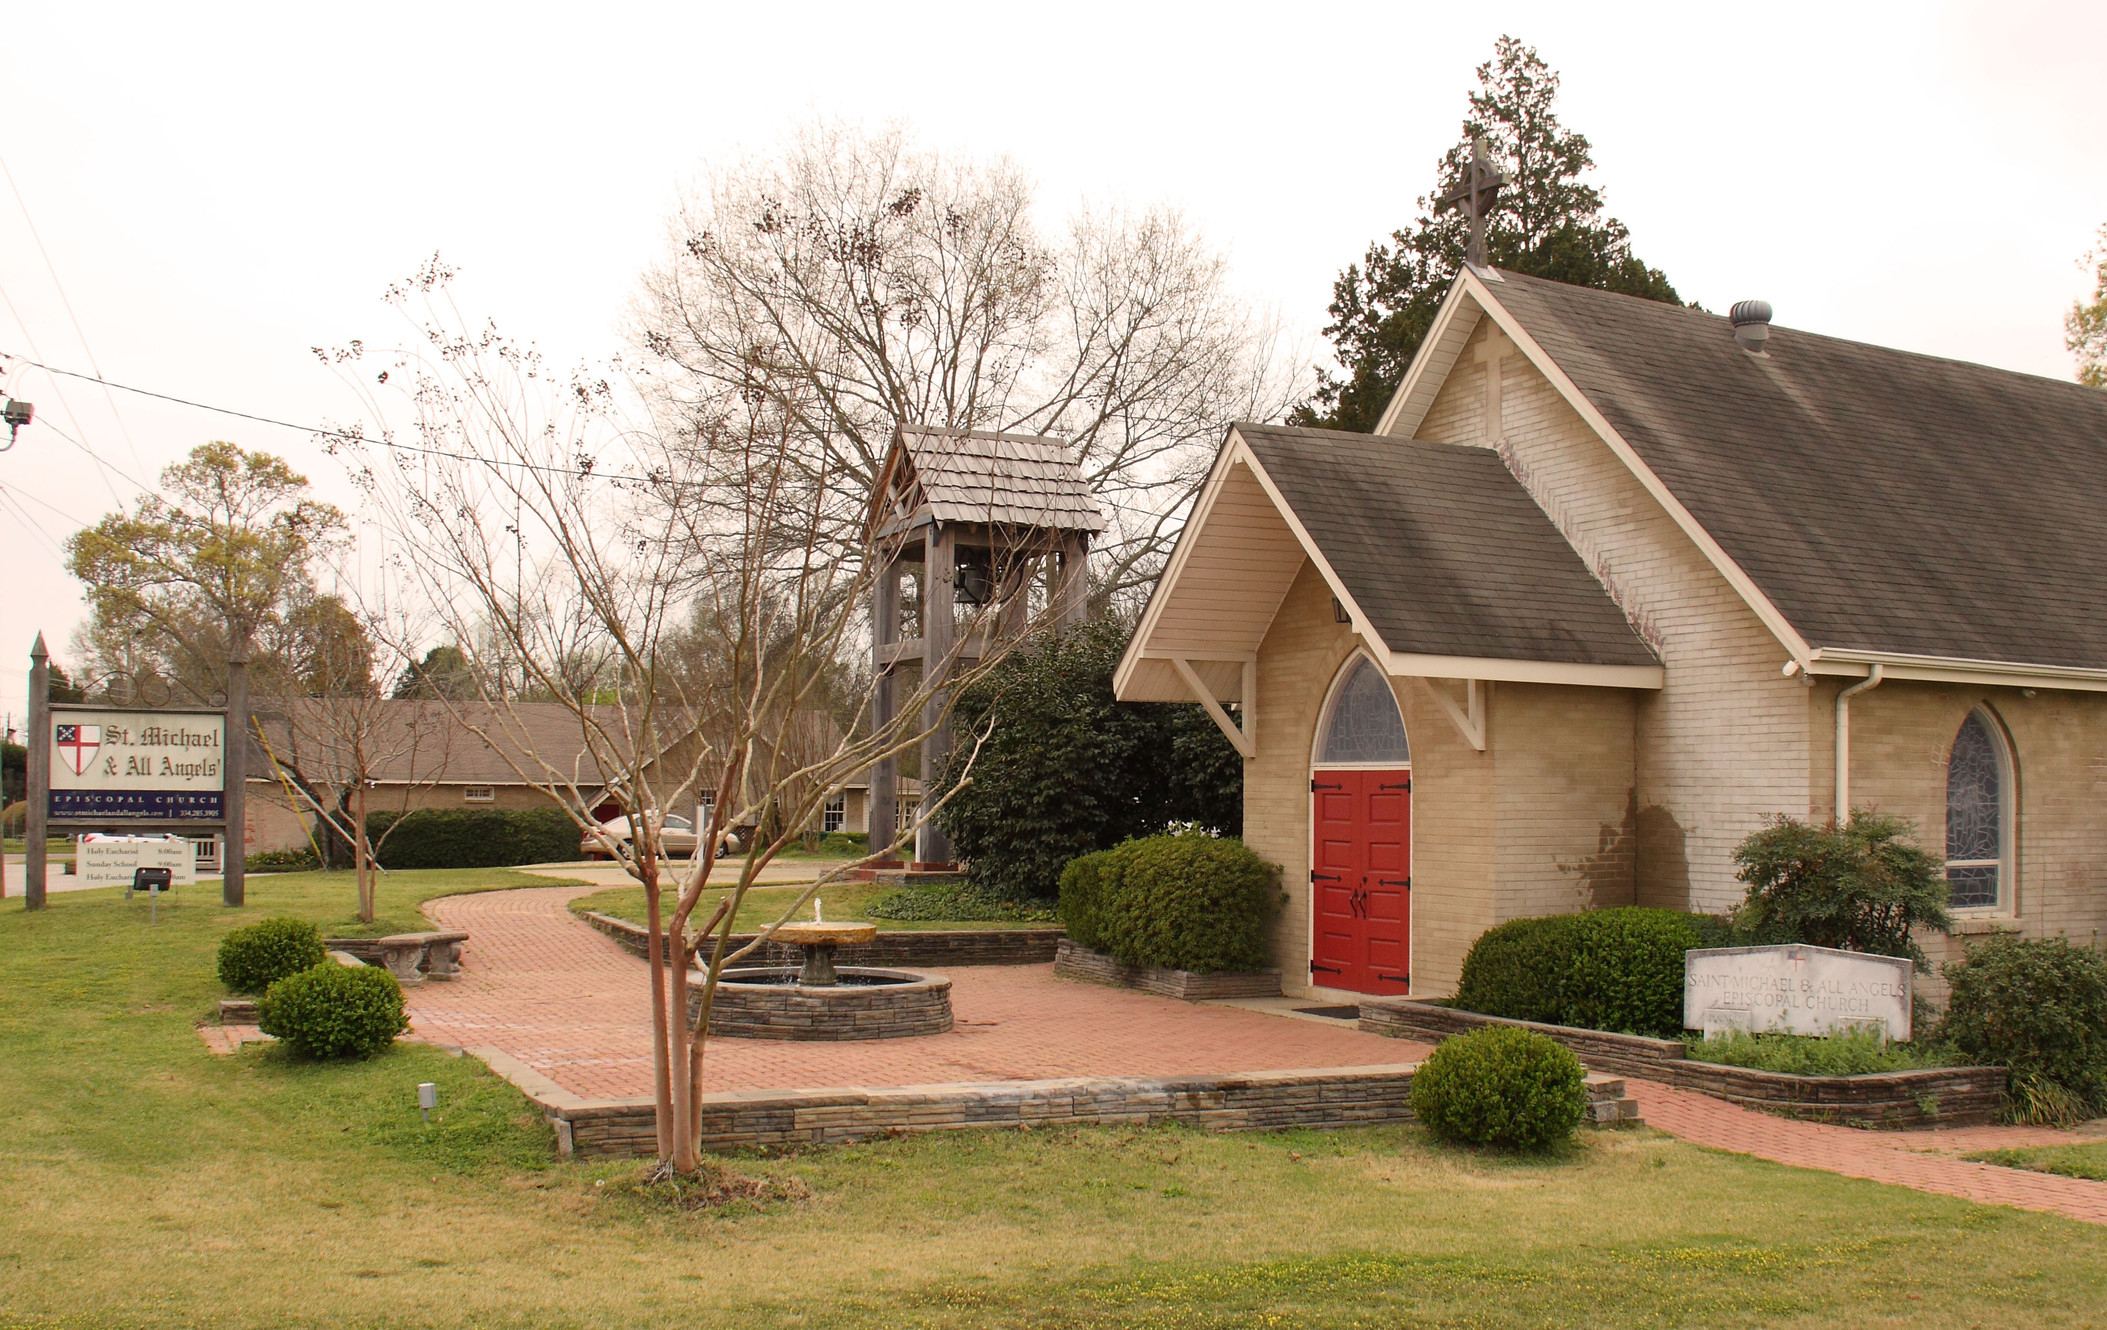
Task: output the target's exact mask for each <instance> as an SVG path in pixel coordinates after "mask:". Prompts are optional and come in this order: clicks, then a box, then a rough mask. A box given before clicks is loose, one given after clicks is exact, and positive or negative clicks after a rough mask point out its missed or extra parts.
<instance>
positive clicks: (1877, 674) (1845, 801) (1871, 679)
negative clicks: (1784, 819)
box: [1836, 665, 1887, 826]
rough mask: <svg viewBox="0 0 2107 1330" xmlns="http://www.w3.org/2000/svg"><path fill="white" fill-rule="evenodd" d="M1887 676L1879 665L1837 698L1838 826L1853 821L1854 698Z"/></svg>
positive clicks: (1874, 686)
mask: <svg viewBox="0 0 2107 1330" xmlns="http://www.w3.org/2000/svg"><path fill="white" fill-rule="evenodd" d="M1886 673H1887V667H1886V666H1885V665H1875V666H1874V667H1873V670H1872V673H1870V674H1868V675H1866V677H1865V678H1863V679H1861V680H1859V681H1858V682H1857V683H1855V684H1852V685H1851V686H1850V687H1849V688H1846V689H1844V690H1843V691H1842V692H1840V693H1838V694H1837V695H1836V823H1837V825H1838V826H1842V825H1843V824H1844V823H1846V822H1848V821H1850V820H1851V697H1852V694H1854V693H1863V692H1865V691H1867V690H1868V689H1873V688H1878V687H1880V680H1881V678H1882V677H1883V676H1884V675H1885V674H1886Z"/></svg>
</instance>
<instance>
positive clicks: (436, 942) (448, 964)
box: [374, 932, 468, 988]
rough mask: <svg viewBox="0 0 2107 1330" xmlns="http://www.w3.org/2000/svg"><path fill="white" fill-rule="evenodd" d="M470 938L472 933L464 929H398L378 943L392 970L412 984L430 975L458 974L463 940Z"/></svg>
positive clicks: (402, 981) (382, 960)
mask: <svg viewBox="0 0 2107 1330" xmlns="http://www.w3.org/2000/svg"><path fill="white" fill-rule="evenodd" d="M466 941H468V934H466V933H461V932H438V933H397V934H395V935H393V936H392V937H384V938H381V939H380V940H379V941H378V942H376V943H374V946H375V947H376V948H377V949H378V950H379V951H380V963H381V964H382V965H385V966H386V967H387V968H388V973H389V974H392V975H394V976H395V981H396V982H397V983H399V984H401V985H402V986H403V987H404V988H409V987H411V986H412V985H414V984H421V983H423V982H424V981H425V980H427V979H439V980H447V979H452V978H454V977H455V976H456V975H458V974H459V973H460V972H461V944H462V943H463V942H466Z"/></svg>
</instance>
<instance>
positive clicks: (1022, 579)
mask: <svg viewBox="0 0 2107 1330" xmlns="http://www.w3.org/2000/svg"><path fill="white" fill-rule="evenodd" d="M1104 529H1105V521H1104V518H1103V517H1102V516H1101V515H1100V514H1099V512H1098V507H1097V502H1096V500H1094V499H1093V498H1092V497H1091V495H1090V488H1089V486H1088V485H1086V484H1085V483H1084V481H1083V472H1082V468H1081V467H1080V466H1078V465H1077V464H1076V462H1075V461H1074V459H1072V458H1071V457H1070V456H1069V455H1068V450H1067V448H1066V447H1064V446H1063V445H1062V444H1061V442H1060V441H1059V440H1056V439H1048V438H1040V437H1037V436H1034V435H1029V434H994V433H989V432H987V431H985V430H957V429H936V428H931V427H928V426H921V425H908V426H902V427H901V428H899V429H897V430H895V431H894V433H893V444H892V449H891V451H890V452H888V453H887V454H886V458H885V465H884V466H883V467H882V468H881V469H880V470H879V473H878V482H877V484H876V485H875V486H873V487H872V491H871V506H870V512H869V515H868V519H867V521H866V528H865V531H866V537H867V539H868V542H869V544H870V557H871V558H872V559H873V560H874V561H876V562H877V564H878V576H877V578H876V580H875V586H874V589H873V591H872V594H871V669H872V672H873V675H874V677H875V679H876V682H877V689H876V695H875V698H874V715H873V722H874V723H875V724H876V725H877V726H879V727H881V728H882V727H884V726H886V725H889V724H891V723H892V721H893V719H894V717H895V716H896V715H897V714H898V712H897V707H898V696H899V687H898V680H899V676H900V675H901V674H902V673H904V672H910V671H912V672H916V673H917V674H918V675H919V676H920V677H923V678H928V679H933V680H935V682H936V686H935V688H934V689H933V690H925V697H926V701H925V703H924V707H923V712H922V720H923V724H924V725H925V726H927V727H930V733H929V734H928V736H927V737H926V738H924V739H923V740H922V748H921V755H920V756H921V773H922V774H921V788H922V790H923V796H922V797H923V798H925V799H926V798H928V797H929V794H928V792H929V790H930V788H931V786H933V785H934V784H935V778H936V775H937V773H939V772H941V771H942V770H943V769H944V763H945V761H946V760H947V759H948V758H949V757H950V753H951V727H950V725H949V723H948V722H946V723H944V724H941V725H939V724H938V721H939V719H940V718H941V717H942V716H943V713H944V707H945V704H946V699H947V697H948V695H949V688H948V681H949V680H950V679H952V678H954V677H955V676H956V674H957V672H958V671H959V669H961V668H962V667H963V668H971V667H972V665H973V664H974V663H975V662H977V661H979V660H980V659H982V658H983V657H985V656H986V655H987V654H988V653H989V651H990V650H991V648H992V647H993V646H995V645H996V644H997V643H1000V642H1002V641H1004V640H1005V639H1006V638H1008V637H1013V636H1015V635H1018V634H1022V633H1024V632H1026V631H1028V630H1029V629H1030V628H1031V627H1032V626H1033V623H1034V621H1037V622H1042V623H1043V622H1047V621H1051V622H1054V623H1057V624H1061V625H1069V624H1077V623H1081V622H1082V621H1083V620H1084V619H1085V618H1086V617H1088V614H1089V605H1088V595H1089V585H1090V584H1089V578H1088V576H1087V575H1086V566H1087V561H1088V557H1089V552H1090V538H1091V537H1092V536H1093V535H1095V534H1097V533H1098V532H1100V531H1103V530H1104ZM899 782H900V773H899V763H898V762H897V761H896V760H895V759H892V758H886V759H885V760H883V761H881V762H879V763H878V764H877V765H876V766H875V767H874V768H873V769H872V772H871V807H870V837H871V845H872V846H873V847H876V846H880V845H886V844H889V843H890V842H891V841H892V839H893V837H894V835H895V834H896V831H897V828H898V825H899V823H898V821H897V808H898V803H897V800H898V797H899ZM911 867H912V868H913V869H915V870H920V871H949V870H951V869H953V868H955V867H956V865H955V864H954V863H953V862H952V854H951V841H950V838H949V837H947V836H946V835H944V833H943V832H942V831H941V830H939V829H938V828H937V827H936V826H934V825H933V824H925V825H924V826H923V827H922V828H921V829H920V831H919V832H918V833H917V834H916V837H915V849H914V862H913V864H912V865H911Z"/></svg>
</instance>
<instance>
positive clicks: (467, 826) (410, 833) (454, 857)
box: [366, 808, 579, 869]
mask: <svg viewBox="0 0 2107 1330" xmlns="http://www.w3.org/2000/svg"><path fill="white" fill-rule="evenodd" d="M366 834H367V836H368V837H370V838H371V839H372V840H374V841H375V842H377V843H379V845H380V851H379V855H378V858H379V860H380V864H381V867H383V868H390V869H393V868H511V867H513V866H514V865H516V864H545V863H552V862H560V861H563V860H569V859H576V858H577V857H578V836H579V833H578V825H577V823H575V822H573V821H571V819H570V817H569V816H568V815H566V814H565V813H564V812H563V811H562V810H561V809H557V808H417V809H412V810H411V811H409V812H407V813H402V814H396V813H376V814H374V815H373V816H372V817H369V818H367V819H366ZM383 834H385V835H386V837H387V839H385V840H382V839H381V838H382V836H383Z"/></svg>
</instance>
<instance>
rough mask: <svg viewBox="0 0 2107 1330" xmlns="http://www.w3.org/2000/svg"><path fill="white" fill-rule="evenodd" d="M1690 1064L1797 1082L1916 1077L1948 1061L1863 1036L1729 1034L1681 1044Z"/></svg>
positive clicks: (1864, 1032)
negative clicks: (1898, 1074) (1774, 1074)
mask: <svg viewBox="0 0 2107 1330" xmlns="http://www.w3.org/2000/svg"><path fill="white" fill-rule="evenodd" d="M1683 1043H1684V1046H1685V1047H1686V1048H1687V1049H1688V1050H1689V1054H1690V1056H1691V1058H1692V1059H1694V1060H1696V1061H1698V1062H1718V1063H1722V1064H1724V1065H1726V1066H1729V1067H1753V1068H1755V1069H1756V1070H1757V1071H1788V1072H1792V1073H1794V1074H1796V1075H1800V1076H1863V1075H1866V1074H1867V1073H1869V1072H1876V1071H1917V1070H1920V1069H1922V1068H1925V1067H1943V1066H1946V1065H1948V1064H1949V1063H1950V1062H1951V1061H1952V1059H1951V1058H1948V1057H1945V1056H1942V1055H1941V1054H1939V1053H1938V1052H1936V1051H1934V1050H1931V1049H1923V1048H1917V1047H1915V1046H1914V1045H1911V1044H1891V1043H1889V1042H1887V1041H1886V1040H1884V1039H1882V1038H1881V1037H1880V1036H1879V1035H1877V1034H1874V1033H1872V1032H1871V1031H1867V1030H1847V1031H1845V1032H1843V1033H1841V1034H1832V1035H1827V1036H1812V1035H1797V1034H1749V1033H1747V1032H1745V1031H1741V1030H1734V1031H1730V1032H1728V1033H1726V1034H1723V1035H1714V1036H1712V1037H1711V1038H1709V1039H1705V1038H1699V1037H1687V1038H1685V1039H1684V1041H1683Z"/></svg>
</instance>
